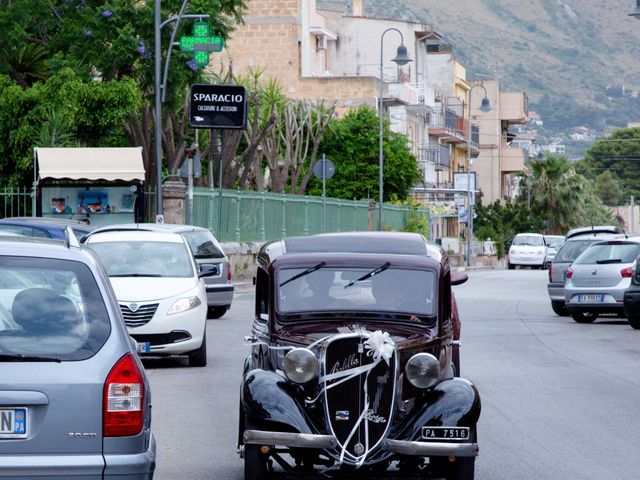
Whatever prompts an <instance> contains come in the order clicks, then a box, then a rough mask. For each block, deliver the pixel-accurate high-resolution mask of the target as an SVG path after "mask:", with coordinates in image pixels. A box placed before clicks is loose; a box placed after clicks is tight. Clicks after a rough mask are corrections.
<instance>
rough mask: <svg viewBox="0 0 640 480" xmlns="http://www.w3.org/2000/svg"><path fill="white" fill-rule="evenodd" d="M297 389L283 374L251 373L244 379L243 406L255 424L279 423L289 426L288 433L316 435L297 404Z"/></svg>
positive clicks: (257, 370)
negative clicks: (292, 431)
mask: <svg viewBox="0 0 640 480" xmlns="http://www.w3.org/2000/svg"><path fill="white" fill-rule="evenodd" d="M295 388H296V387H295V386H293V385H291V384H290V383H289V382H288V381H287V380H286V379H285V378H284V377H283V376H282V375H279V374H277V373H275V372H270V371H267V370H261V369H255V370H251V371H250V372H248V373H247V374H246V375H245V376H244V380H243V382H242V388H241V389H240V405H241V406H242V408H243V409H244V413H245V414H246V415H247V417H248V418H249V419H250V420H251V421H252V422H255V423H257V424H258V425H260V424H261V423H263V422H275V423H280V424H282V425H283V426H286V427H288V428H286V430H287V431H290V430H291V429H294V430H295V431H297V432H298V433H312V431H311V428H310V427H309V424H308V423H307V421H306V420H305V417H304V414H303V413H302V408H301V407H300V405H299V404H298V403H297V402H296V400H295V398H294V397H295V396H296V392H295V390H294V389H295Z"/></svg>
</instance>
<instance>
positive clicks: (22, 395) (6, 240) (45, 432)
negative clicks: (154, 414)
mask: <svg viewBox="0 0 640 480" xmlns="http://www.w3.org/2000/svg"><path fill="white" fill-rule="evenodd" d="M0 272H1V274H0V477H11V478H25V479H26V478H45V477H46V478H49V477H54V478H87V479H109V478H131V479H151V478H153V473H154V470H155V459H156V444H155V440H154V436H153V435H152V433H151V429H150V426H151V392H150V390H149V383H148V380H147V377H146V374H145V371H144V368H143V366H142V363H141V362H140V359H139V358H138V355H137V353H136V344H135V342H133V341H132V340H131V338H130V337H129V335H128V334H127V330H126V328H125V325H124V321H123V319H122V316H121V313H120V310H119V308H118V303H117V301H116V298H115V295H114V293H113V290H112V289H111V285H110V283H109V279H108V277H107V275H106V273H105V271H104V269H103V267H102V264H101V263H100V261H99V260H98V259H97V258H96V257H95V255H94V254H93V253H91V252H90V251H88V250H85V249H81V248H80V247H79V246H78V244H77V241H76V239H75V237H74V236H73V234H72V233H71V232H70V230H68V239H67V242H64V243H63V242H60V241H59V240H58V241H55V240H45V239H36V238H29V237H17V236H0Z"/></svg>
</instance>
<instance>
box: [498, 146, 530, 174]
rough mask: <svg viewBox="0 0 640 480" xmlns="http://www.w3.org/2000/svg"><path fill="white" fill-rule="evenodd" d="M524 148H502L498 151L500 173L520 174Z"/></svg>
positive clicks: (522, 167)
mask: <svg viewBox="0 0 640 480" xmlns="http://www.w3.org/2000/svg"><path fill="white" fill-rule="evenodd" d="M525 158H526V156H525V150H524V148H515V147H514V148H509V147H502V148H501V149H500V170H501V171H502V172H522V171H524V161H525Z"/></svg>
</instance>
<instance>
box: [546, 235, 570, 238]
mask: <svg viewBox="0 0 640 480" xmlns="http://www.w3.org/2000/svg"><path fill="white" fill-rule="evenodd" d="M544 238H565V237H564V235H545V236H544Z"/></svg>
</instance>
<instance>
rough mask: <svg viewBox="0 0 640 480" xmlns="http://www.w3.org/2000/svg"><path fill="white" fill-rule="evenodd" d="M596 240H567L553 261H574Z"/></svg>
mask: <svg viewBox="0 0 640 480" xmlns="http://www.w3.org/2000/svg"><path fill="white" fill-rule="evenodd" d="M595 241H596V240H575V241H571V242H565V243H564V245H562V247H560V250H558V253H556V258H555V260H554V261H553V263H572V262H573V261H574V260H575V259H576V258H578V256H579V255H580V254H581V253H582V252H584V251H585V250H586V249H587V247H588V246H589V245H591V244H592V243H594V242H595Z"/></svg>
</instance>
